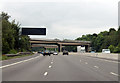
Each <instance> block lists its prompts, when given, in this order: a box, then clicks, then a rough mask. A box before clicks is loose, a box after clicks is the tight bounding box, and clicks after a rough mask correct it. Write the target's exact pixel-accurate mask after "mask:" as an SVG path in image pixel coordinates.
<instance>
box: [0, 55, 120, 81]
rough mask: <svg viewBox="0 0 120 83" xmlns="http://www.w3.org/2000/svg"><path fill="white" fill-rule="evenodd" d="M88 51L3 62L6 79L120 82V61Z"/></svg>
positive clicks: (4, 79) (35, 56)
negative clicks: (106, 58)
mask: <svg viewBox="0 0 120 83" xmlns="http://www.w3.org/2000/svg"><path fill="white" fill-rule="evenodd" d="M86 55H87V54H82V53H81V54H80V53H79V54H78V53H76V54H75V53H73V54H72V53H71V54H69V55H62V54H59V55H51V56H42V55H41V54H34V55H33V56H29V57H23V58H17V59H11V60H5V61H2V66H1V67H0V68H1V69H2V80H3V81H118V77H119V75H118V63H119V62H117V61H112V60H105V59H99V58H92V57H88V56H86Z"/></svg>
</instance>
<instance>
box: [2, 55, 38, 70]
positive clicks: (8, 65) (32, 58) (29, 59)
mask: <svg viewBox="0 0 120 83" xmlns="http://www.w3.org/2000/svg"><path fill="white" fill-rule="evenodd" d="M39 57H40V56H37V57H34V58H30V59H27V60H23V61H19V62H16V63H12V64H9V65H4V66H1V67H0V68H5V67H9V66H13V65H16V64H19V63H23V62H27V61H30V60H33V59H36V58H39Z"/></svg>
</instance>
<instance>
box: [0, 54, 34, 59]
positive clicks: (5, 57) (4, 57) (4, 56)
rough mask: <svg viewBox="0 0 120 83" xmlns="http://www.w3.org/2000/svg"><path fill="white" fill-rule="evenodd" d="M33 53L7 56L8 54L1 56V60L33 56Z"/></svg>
mask: <svg viewBox="0 0 120 83" xmlns="http://www.w3.org/2000/svg"><path fill="white" fill-rule="evenodd" d="M31 55H33V54H26V55H19V56H13V57H7V56H6V55H2V56H0V60H8V59H15V58H21V57H25V56H31Z"/></svg>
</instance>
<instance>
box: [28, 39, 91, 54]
mask: <svg viewBox="0 0 120 83" xmlns="http://www.w3.org/2000/svg"><path fill="white" fill-rule="evenodd" d="M30 43H31V47H48V48H58V51H59V52H62V47H63V46H85V51H86V52H88V51H89V47H90V44H91V42H90V41H77V40H65V41H61V40H50V39H46V40H43V39H30Z"/></svg>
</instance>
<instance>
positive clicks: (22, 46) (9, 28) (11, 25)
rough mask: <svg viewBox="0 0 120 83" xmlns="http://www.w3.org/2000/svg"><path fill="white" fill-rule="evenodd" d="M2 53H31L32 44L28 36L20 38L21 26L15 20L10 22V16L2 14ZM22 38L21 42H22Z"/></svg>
mask: <svg viewBox="0 0 120 83" xmlns="http://www.w3.org/2000/svg"><path fill="white" fill-rule="evenodd" d="M1 16H2V53H3V54H6V53H16V52H17V51H29V50H30V42H29V37H28V36H20V33H19V30H20V24H19V23H17V24H16V23H15V20H13V21H12V22H9V18H10V16H9V15H8V14H7V13H4V12H2V14H1ZM20 38H21V40H20Z"/></svg>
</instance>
